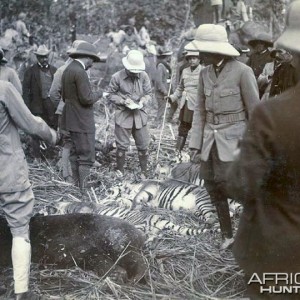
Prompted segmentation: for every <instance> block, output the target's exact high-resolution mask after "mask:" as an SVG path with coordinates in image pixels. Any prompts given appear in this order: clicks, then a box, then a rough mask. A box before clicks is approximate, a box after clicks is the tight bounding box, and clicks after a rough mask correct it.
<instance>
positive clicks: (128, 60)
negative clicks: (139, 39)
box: [122, 50, 145, 73]
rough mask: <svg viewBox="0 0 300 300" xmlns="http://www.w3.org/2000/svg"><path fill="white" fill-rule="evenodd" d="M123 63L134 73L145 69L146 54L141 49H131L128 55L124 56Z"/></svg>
mask: <svg viewBox="0 0 300 300" xmlns="http://www.w3.org/2000/svg"><path fill="white" fill-rule="evenodd" d="M122 63H123V65H124V67H125V69H127V70H128V71H130V72H132V73H140V72H142V71H145V62H144V56H143V53H142V52H141V51H139V50H130V51H129V52H128V54H127V56H126V57H123V59H122Z"/></svg>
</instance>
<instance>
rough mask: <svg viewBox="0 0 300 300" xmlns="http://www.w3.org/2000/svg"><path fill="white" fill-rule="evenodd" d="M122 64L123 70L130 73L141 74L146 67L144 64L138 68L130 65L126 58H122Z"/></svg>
mask: <svg viewBox="0 0 300 300" xmlns="http://www.w3.org/2000/svg"><path fill="white" fill-rule="evenodd" d="M122 63H123V66H124V67H125V69H127V70H128V71H130V72H132V73H141V72H143V71H145V68H146V65H145V63H144V62H143V63H142V64H141V65H140V66H138V67H137V66H133V65H131V64H130V63H129V62H128V60H127V57H123V58H122Z"/></svg>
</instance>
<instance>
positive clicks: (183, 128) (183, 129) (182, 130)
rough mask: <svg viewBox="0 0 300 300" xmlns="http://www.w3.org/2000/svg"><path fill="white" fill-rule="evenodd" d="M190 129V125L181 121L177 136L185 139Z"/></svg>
mask: <svg viewBox="0 0 300 300" xmlns="http://www.w3.org/2000/svg"><path fill="white" fill-rule="evenodd" d="M191 128H192V123H188V122H184V121H181V122H180V125H179V127H178V135H179V136H184V137H187V136H188V134H189V131H190V130H191Z"/></svg>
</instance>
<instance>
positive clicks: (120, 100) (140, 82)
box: [107, 69, 152, 129]
mask: <svg viewBox="0 0 300 300" xmlns="http://www.w3.org/2000/svg"><path fill="white" fill-rule="evenodd" d="M107 92H108V93H109V100H110V101H111V102H113V103H114V104H115V105H116V111H115V122H116V124H117V125H119V126H121V127H123V128H132V127H133V123H134V124H135V127H136V128H137V129H140V128H142V127H143V126H145V125H146V124H147V119H148V115H147V113H146V111H145V109H144V106H143V108H141V109H135V110H131V109H129V108H127V107H126V106H125V105H124V100H125V99H126V98H127V97H128V98H131V99H132V100H133V101H134V102H136V103H139V101H140V100H141V98H142V97H145V98H146V101H149V100H151V99H152V88H151V83H150V79H149V76H148V75H147V73H146V72H141V73H139V74H138V77H136V78H134V79H132V78H131V77H129V76H128V75H127V73H126V71H125V69H123V70H121V71H119V72H117V73H115V74H114V75H113V76H112V78H111V81H110V83H109V86H108V90H107Z"/></svg>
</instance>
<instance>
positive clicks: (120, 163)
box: [116, 149, 125, 174]
mask: <svg viewBox="0 0 300 300" xmlns="http://www.w3.org/2000/svg"><path fill="white" fill-rule="evenodd" d="M116 156H117V158H116V159H117V170H119V171H120V172H121V173H122V174H124V165H125V150H120V149H118V150H117V153H116Z"/></svg>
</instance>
